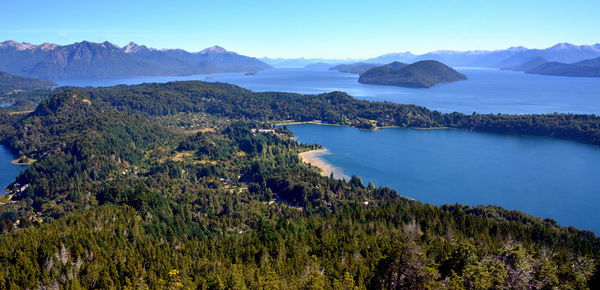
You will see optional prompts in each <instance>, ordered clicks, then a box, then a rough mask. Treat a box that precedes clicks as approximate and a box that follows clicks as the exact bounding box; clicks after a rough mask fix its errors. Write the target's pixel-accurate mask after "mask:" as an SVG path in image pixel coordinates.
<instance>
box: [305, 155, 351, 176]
mask: <svg viewBox="0 0 600 290" xmlns="http://www.w3.org/2000/svg"><path fill="white" fill-rule="evenodd" d="M323 154H327V149H316V150H310V151H306V152H302V153H300V154H299V156H300V158H301V159H302V162H304V163H308V164H310V165H312V166H315V167H317V168H319V169H321V175H322V176H330V175H331V173H333V177H334V178H338V179H341V178H346V176H345V175H344V173H343V172H342V170H341V169H339V168H337V167H335V166H333V165H331V164H329V163H327V162H326V161H325V160H323V159H322V158H320V156H322V155H323Z"/></svg>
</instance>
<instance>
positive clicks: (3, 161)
mask: <svg viewBox="0 0 600 290" xmlns="http://www.w3.org/2000/svg"><path fill="white" fill-rule="evenodd" d="M13 159H15V156H14V155H13V154H12V152H10V150H8V149H6V147H4V146H0V195H2V194H4V193H5V189H4V188H5V187H6V186H8V185H9V184H11V183H12V182H13V181H15V177H16V176H17V175H18V174H19V172H21V171H22V170H23V169H25V168H27V166H23V165H14V164H12V163H10V162H11V161H12V160H13Z"/></svg>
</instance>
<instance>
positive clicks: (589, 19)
mask: <svg viewBox="0 0 600 290" xmlns="http://www.w3.org/2000/svg"><path fill="white" fill-rule="evenodd" d="M92 2H94V3H92ZM599 15H600V1H599V0H569V1H566V0H560V1H558V0H502V1H495V0H476V1H471V0H438V1H432V0H419V1H417V0H415V1H404V0H390V1H387V0H386V1H371V0H362V1H351V0H345V1H338V0H320V1H312V0H303V1H292V0H276V1H261V0H254V1H251V0H248V1H241V0H240V1H233V0H213V1H204V0H196V1H177V0H172V1H167V0H165V1H151V0H147V1H128V0H120V1H113V0H104V1H82V0H78V1H66V0H52V1H48V0H18V1H17V0H14V1H12V0H0V40H6V39H12V40H16V41H22V42H31V43H36V44H37V43H42V42H53V43H58V44H67V43H72V42H76V41H81V40H89V41H95V42H99V41H105V40H108V41H110V42H113V43H115V44H118V45H125V44H127V43H128V42H129V41H135V42H137V43H141V44H146V45H148V46H151V47H156V48H183V49H186V50H189V51H198V50H201V49H203V48H205V47H208V46H212V45H221V46H223V47H225V48H227V49H229V50H233V51H236V52H238V53H242V54H246V55H251V56H256V57H262V56H269V57H300V56H304V57H325V58H364V57H373V56H377V55H381V54H384V53H389V52H399V51H411V52H414V53H423V52H427V51H432V50H438V49H454V50H472V49H500V48H507V47H510V46H518V45H523V46H527V47H534V48H543V47H548V46H551V45H553V44H556V43H558V42H571V43H575V44H593V43H597V42H600V16H599Z"/></svg>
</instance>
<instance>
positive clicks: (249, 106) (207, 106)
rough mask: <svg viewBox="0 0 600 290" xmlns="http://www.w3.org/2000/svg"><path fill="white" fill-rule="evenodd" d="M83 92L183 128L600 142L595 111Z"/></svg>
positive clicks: (211, 89)
mask: <svg viewBox="0 0 600 290" xmlns="http://www.w3.org/2000/svg"><path fill="white" fill-rule="evenodd" d="M85 92H86V93H87V94H89V95H90V97H91V98H95V99H97V100H99V101H101V102H106V103H108V104H110V105H112V106H113V107H115V108H116V109H118V110H121V111H126V112H130V113H132V114H143V115H145V116H150V117H154V118H156V119H157V120H170V121H169V124H174V122H173V119H174V118H175V119H177V120H178V123H179V124H180V126H181V127H188V126H190V125H189V123H194V122H200V123H203V124H204V125H207V123H206V118H205V117H204V116H207V115H209V116H216V117H219V118H225V119H229V120H231V119H235V120H254V121H263V122H278V121H284V120H294V121H313V120H320V121H321V122H324V123H330V124H340V125H349V126H355V127H359V128H367V129H372V128H376V127H382V126H398V127H405V128H437V127H447V128H456V129H465V130H473V131H479V132H490V133H501V134H520V135H533V136H547V137H554V138H561V139H568V140H573V141H578V142H582V143H587V144H593V145H600V118H599V117H597V116H595V115H578V114H533V115H503V114H475V113H473V114H472V115H465V114H461V113H451V114H443V113H440V112H436V111H431V110H428V109H426V108H424V107H420V106H415V105H402V104H395V103H387V102H367V101H360V100H357V99H354V98H352V97H351V96H349V95H348V94H346V93H342V92H332V93H326V94H320V95H300V94H292V93H276V92H274V93H254V92H251V91H249V90H246V89H242V88H240V87H238V86H234V85H230V84H224V83H204V82H173V83H167V84H143V85H136V86H116V87H110V88H97V89H87V88H86V89H85ZM186 120H187V122H186ZM207 126H208V125H207Z"/></svg>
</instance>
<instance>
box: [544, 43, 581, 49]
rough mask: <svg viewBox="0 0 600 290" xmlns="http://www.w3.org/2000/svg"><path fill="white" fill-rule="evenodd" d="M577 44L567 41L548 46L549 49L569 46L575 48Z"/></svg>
mask: <svg viewBox="0 0 600 290" xmlns="http://www.w3.org/2000/svg"><path fill="white" fill-rule="evenodd" d="M576 47H577V46H576V45H574V44H571V43H568V42H561V43H558V44H555V45H554V46H552V47H550V49H571V48H576Z"/></svg>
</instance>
